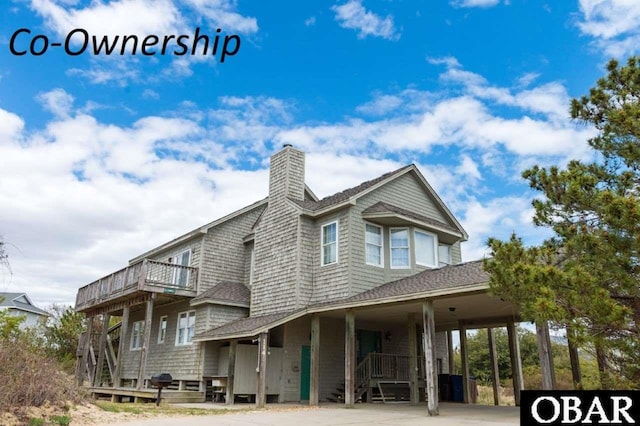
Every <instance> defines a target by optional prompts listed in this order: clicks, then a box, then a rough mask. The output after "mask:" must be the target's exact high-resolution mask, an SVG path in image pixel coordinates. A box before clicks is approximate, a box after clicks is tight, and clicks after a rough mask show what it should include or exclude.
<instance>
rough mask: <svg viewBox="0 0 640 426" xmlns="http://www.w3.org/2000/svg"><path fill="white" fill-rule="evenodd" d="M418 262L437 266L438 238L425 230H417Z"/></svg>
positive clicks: (423, 264)
mask: <svg viewBox="0 0 640 426" xmlns="http://www.w3.org/2000/svg"><path fill="white" fill-rule="evenodd" d="M415 240H416V263H417V264H418V265H422V266H430V267H436V266H438V263H437V262H436V257H437V252H436V250H437V238H436V236H435V235H433V234H429V233H427V232H424V231H418V230H416V231H415Z"/></svg>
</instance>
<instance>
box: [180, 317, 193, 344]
mask: <svg viewBox="0 0 640 426" xmlns="http://www.w3.org/2000/svg"><path fill="white" fill-rule="evenodd" d="M195 331H196V311H189V312H181V313H180V315H178V331H177V332H176V346H180V345H190V344H191V342H192V341H193V335H194V334H195Z"/></svg>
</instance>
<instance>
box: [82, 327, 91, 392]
mask: <svg viewBox="0 0 640 426" xmlns="http://www.w3.org/2000/svg"><path fill="white" fill-rule="evenodd" d="M92 334H93V316H90V317H89V318H88V321H87V338H86V339H85V345H84V351H83V353H82V375H81V376H80V386H82V384H83V383H84V374H85V372H86V373H87V375H88V378H89V386H91V385H92V384H93V377H91V372H90V371H89V355H90V352H89V351H90V349H91V335H92Z"/></svg>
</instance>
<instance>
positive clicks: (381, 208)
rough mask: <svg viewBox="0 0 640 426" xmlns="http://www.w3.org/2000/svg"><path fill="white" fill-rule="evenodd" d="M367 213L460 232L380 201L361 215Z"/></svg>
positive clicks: (437, 221) (449, 226) (436, 221)
mask: <svg viewBox="0 0 640 426" xmlns="http://www.w3.org/2000/svg"><path fill="white" fill-rule="evenodd" d="M367 213H397V214H401V215H403V216H407V217H409V218H412V219H416V220H419V221H421V222H424V223H427V224H429V225H432V226H437V227H439V228H444V229H446V230H449V231H452V232H455V233H456V234H459V233H460V230H459V229H458V228H456V227H454V226H451V225H449V224H448V223H444V222H440V221H439V220H435V219H431V218H429V217H427V216H424V215H421V214H418V213H414V212H412V211H410V210H407V209H403V208H402V207H397V206H394V205H393V204H389V203H385V202H382V201H380V202H379V203H375V204H374V205H372V206H371V207H368V208H366V209H365V210H364V211H363V212H362V214H363V215H365V214H367Z"/></svg>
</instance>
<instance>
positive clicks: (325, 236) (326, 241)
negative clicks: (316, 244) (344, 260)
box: [321, 222, 338, 266]
mask: <svg viewBox="0 0 640 426" xmlns="http://www.w3.org/2000/svg"><path fill="white" fill-rule="evenodd" d="M321 255H322V265H323V266H324V265H330V264H332V263H337V262H338V222H331V223H328V224H326V225H322V253H321Z"/></svg>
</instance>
